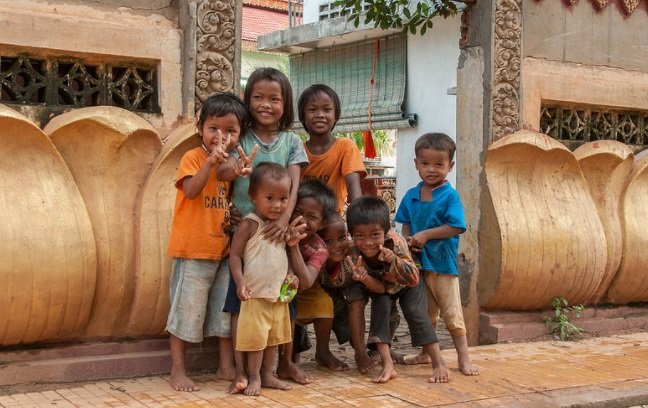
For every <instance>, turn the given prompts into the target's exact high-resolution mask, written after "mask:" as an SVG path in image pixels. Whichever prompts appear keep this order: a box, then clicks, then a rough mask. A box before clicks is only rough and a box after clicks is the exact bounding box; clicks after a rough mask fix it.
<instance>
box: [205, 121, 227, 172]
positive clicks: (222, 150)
mask: <svg viewBox="0 0 648 408" xmlns="http://www.w3.org/2000/svg"><path fill="white" fill-rule="evenodd" d="M217 132H218V137H216V138H215V139H214V141H213V142H212V144H211V145H210V146H209V147H208V146H205V145H204V144H203V146H202V147H203V149H204V150H205V152H206V153H207V162H208V163H209V164H211V165H212V166H213V165H216V164H219V163H222V162H224V161H225V159H227V158H228V157H229V154H227V151H226V150H227V146H228V145H229V143H230V138H231V135H230V132H227V133H226V134H225V136H223V132H221V130H220V129H218V130H217Z"/></svg>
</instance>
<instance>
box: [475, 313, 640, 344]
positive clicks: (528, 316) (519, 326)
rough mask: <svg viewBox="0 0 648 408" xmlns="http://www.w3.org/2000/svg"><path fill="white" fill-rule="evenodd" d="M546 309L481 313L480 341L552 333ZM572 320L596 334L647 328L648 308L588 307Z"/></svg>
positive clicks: (531, 336)
mask: <svg viewBox="0 0 648 408" xmlns="http://www.w3.org/2000/svg"><path fill="white" fill-rule="evenodd" d="M552 313H553V311H550V310H548V311H545V312H510V311H494V312H482V313H481V314H480V320H479V321H480V331H479V337H480V344H495V343H502V342H509V341H523V340H534V339H539V338H542V337H546V336H549V334H550V333H549V329H548V328H547V326H546V325H545V319H546V317H547V316H551V315H552ZM570 321H571V322H572V323H573V324H574V325H576V326H577V327H580V328H582V329H584V330H585V331H586V332H589V333H594V334H603V333H616V332H619V331H622V330H640V329H648V308H646V307H629V306H623V307H617V308H608V307H604V308H587V309H586V310H585V311H584V312H583V313H582V314H581V317H580V318H576V317H572V318H570Z"/></svg>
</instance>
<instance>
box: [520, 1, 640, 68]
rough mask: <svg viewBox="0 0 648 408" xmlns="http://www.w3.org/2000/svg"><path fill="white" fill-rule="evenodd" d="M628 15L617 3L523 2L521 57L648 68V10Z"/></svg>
mask: <svg viewBox="0 0 648 408" xmlns="http://www.w3.org/2000/svg"><path fill="white" fill-rule="evenodd" d="M643 7H645V3H642V7H641V9H637V10H635V11H634V12H633V13H632V14H630V15H627V14H626V13H625V12H624V10H622V9H621V7H620V5H619V4H618V3H617V2H610V4H609V5H608V6H607V7H606V8H604V9H603V10H600V11H599V10H597V8H596V7H595V6H594V4H593V2H588V1H581V2H577V3H576V4H574V5H573V6H572V7H567V6H566V5H565V2H562V1H546V0H545V1H524V2H523V3H522V7H521V9H522V27H523V31H522V32H523V44H524V47H523V56H524V57H534V58H543V59H548V60H553V61H562V62H575V63H579V64H584V65H600V66H608V67H615V68H622V69H626V70H631V71H642V72H648V48H647V47H646V44H648V30H646V10H645V9H643Z"/></svg>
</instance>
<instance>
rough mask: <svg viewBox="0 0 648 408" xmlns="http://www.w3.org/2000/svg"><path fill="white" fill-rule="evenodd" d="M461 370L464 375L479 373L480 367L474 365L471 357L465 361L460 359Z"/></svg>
mask: <svg viewBox="0 0 648 408" xmlns="http://www.w3.org/2000/svg"><path fill="white" fill-rule="evenodd" d="M459 371H461V372H462V373H463V375H479V368H477V367H476V366H474V365H473V364H472V362H471V361H470V359H467V360H464V361H462V359H459Z"/></svg>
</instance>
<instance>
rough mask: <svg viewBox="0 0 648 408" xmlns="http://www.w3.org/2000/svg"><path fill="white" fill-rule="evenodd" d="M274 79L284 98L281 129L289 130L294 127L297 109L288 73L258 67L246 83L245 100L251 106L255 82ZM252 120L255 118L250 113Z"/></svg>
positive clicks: (280, 121)
mask: <svg viewBox="0 0 648 408" xmlns="http://www.w3.org/2000/svg"><path fill="white" fill-rule="evenodd" d="M264 80H265V81H274V82H278V83H279V86H280V87H281V97H282V98H283V115H281V118H280V119H279V130H288V129H290V128H291V127H292V125H293V121H294V120H295V109H294V108H293V94H292V86H290V81H289V80H288V77H286V75H285V74H284V73H283V72H281V71H279V70H278V69H276V68H270V67H264V68H257V69H255V70H254V71H252V73H251V74H250V76H249V77H248V80H247V84H245V92H244V94H243V100H244V101H245V106H247V107H248V109H249V108H250V99H251V98H252V88H254V84H256V83H257V82H259V81H264ZM250 120H251V121H252V122H254V118H253V117H251V115H250Z"/></svg>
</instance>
